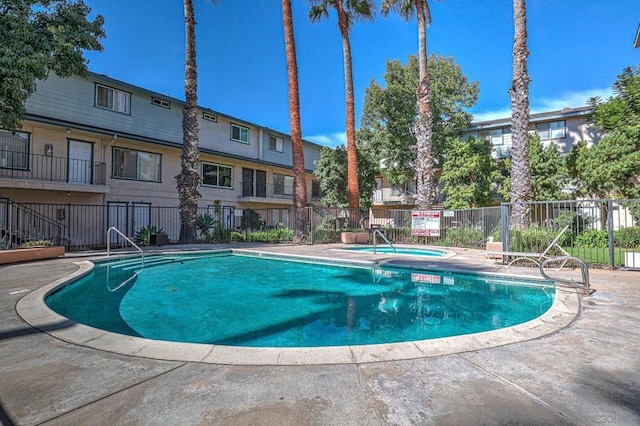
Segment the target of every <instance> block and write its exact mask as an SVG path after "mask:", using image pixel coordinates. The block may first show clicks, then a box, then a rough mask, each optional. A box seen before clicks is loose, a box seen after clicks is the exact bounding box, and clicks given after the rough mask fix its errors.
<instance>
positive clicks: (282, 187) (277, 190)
mask: <svg viewBox="0 0 640 426" xmlns="http://www.w3.org/2000/svg"><path fill="white" fill-rule="evenodd" d="M273 193H274V194H280V195H293V177H292V176H285V175H281V174H279V173H274V174H273Z"/></svg>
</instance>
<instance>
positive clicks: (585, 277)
mask: <svg viewBox="0 0 640 426" xmlns="http://www.w3.org/2000/svg"><path fill="white" fill-rule="evenodd" d="M568 261H575V262H577V263H578V265H580V269H581V272H582V282H576V281H574V280H568V279H564V278H552V277H550V276H548V275H547V274H545V272H544V265H546V264H547V263H549V262H564V263H567V262H568ZM564 263H563V264H564ZM540 275H542V276H543V277H544V278H546V279H548V280H551V281H556V282H559V283H562V284H566V285H568V286H570V287H573V288H578V287H582V288H584V294H585V295H586V296H588V295H589V294H590V293H589V292H590V290H589V287H590V283H589V266H588V265H587V264H586V262H585V261H584V260H582V259H580V258H577V257H574V256H560V257H552V258H550V259H545V260H543V261H542V262H540Z"/></svg>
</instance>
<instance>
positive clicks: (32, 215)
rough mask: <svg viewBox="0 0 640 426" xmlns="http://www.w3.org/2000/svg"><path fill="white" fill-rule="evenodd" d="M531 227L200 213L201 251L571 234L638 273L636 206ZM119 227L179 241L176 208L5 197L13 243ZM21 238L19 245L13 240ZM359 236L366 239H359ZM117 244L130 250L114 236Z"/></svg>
mask: <svg viewBox="0 0 640 426" xmlns="http://www.w3.org/2000/svg"><path fill="white" fill-rule="evenodd" d="M523 207H524V210H525V212H526V218H527V219H526V221H525V222H526V223H525V226H522V225H521V224H519V225H517V226H515V225H511V223H510V222H511V221H510V218H511V214H512V211H513V209H514V204H512V203H504V204H502V205H501V206H497V207H487V208H477V209H465V210H444V211H442V212H441V222H440V232H439V235H437V236H428V237H424V236H414V235H412V232H411V226H412V216H411V213H412V211H411V210H384V209H370V210H366V209H364V210H363V209H341V208H316V207H308V208H306V209H305V211H306V214H305V217H304V220H303V221H302V222H300V223H302V224H303V225H300V223H298V224H296V221H295V213H294V210H293V208H278V209H275V208H274V209H250V208H249V209H247V208H237V207H233V206H220V205H214V206H209V207H207V208H201V209H199V210H198V220H197V238H198V241H200V242H208V243H221V242H237V241H260V242H278V241H294V237H295V234H296V226H302V229H298V230H297V232H298V235H299V236H300V237H301V241H302V242H304V243H306V244H322V243H334V242H340V241H344V240H343V238H344V233H354V232H355V233H358V235H359V238H358V241H359V242H364V241H367V242H369V243H370V242H371V241H372V240H371V238H372V233H371V232H370V228H371V226H378V227H380V228H382V229H383V231H384V233H385V235H386V237H387V238H388V239H389V240H390V241H391V242H393V243H407V244H427V245H440V246H450V247H468V248H481V249H484V248H485V245H486V243H487V242H489V241H495V242H502V249H503V250H505V251H518V252H535V253H541V252H543V251H544V250H545V249H546V248H547V247H548V246H549V244H550V243H551V242H552V241H553V240H554V239H555V238H556V237H557V236H558V234H559V233H560V231H561V230H563V229H564V228H565V227H566V228H567V229H566V231H565V232H564V233H563V235H562V236H561V237H560V238H559V240H558V244H559V246H560V247H562V249H563V250H564V251H566V252H568V253H570V254H571V255H573V256H576V257H579V258H581V259H583V260H585V261H586V262H587V263H589V264H591V265H605V266H611V267H619V266H627V267H633V268H640V227H639V226H638V218H639V217H640V200H572V201H554V202H531V203H526V204H525V205H523ZM111 226H115V227H116V228H118V229H119V230H120V231H121V232H123V233H124V234H126V235H128V236H130V237H132V238H133V239H135V240H137V241H139V242H141V243H143V244H149V243H150V240H149V235H150V234H155V233H160V234H166V235H167V239H168V241H169V243H177V242H178V241H179V238H180V214H179V210H178V208H177V207H154V206H151V205H149V204H138V203H110V204H107V205H81V204H38V203H28V204H17V203H13V202H11V201H10V200H6V199H1V198H0V237H1V238H4V239H5V240H6V236H7V235H8V234H12V235H13V237H12V238H13V240H12V241H13V243H16V244H17V243H19V242H20V241H23V240H33V239H50V240H52V241H54V242H55V243H57V244H63V245H65V246H66V247H67V249H68V250H69V251H79V250H86V249H96V248H104V247H106V243H107V235H106V230H107V229H108V228H110V227H111ZM17 236H19V238H18V237H17ZM360 237H363V238H364V239H362V238H360ZM109 238H111V241H110V243H111V244H112V245H118V244H124V241H122V240H121V239H120V237H119V236H118V235H117V234H115V233H113V234H112V235H110V237H109Z"/></svg>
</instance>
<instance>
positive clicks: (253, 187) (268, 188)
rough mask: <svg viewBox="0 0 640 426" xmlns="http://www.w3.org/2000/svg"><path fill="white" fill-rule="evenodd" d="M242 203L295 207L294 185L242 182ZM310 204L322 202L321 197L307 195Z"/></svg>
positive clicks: (239, 196) (239, 197)
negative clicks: (315, 201)
mask: <svg viewBox="0 0 640 426" xmlns="http://www.w3.org/2000/svg"><path fill="white" fill-rule="evenodd" d="M240 185H241V187H242V193H241V195H238V201H240V202H254V203H267V204H287V205H293V185H280V184H273V183H256V182H251V181H243V182H240ZM307 200H308V202H311V201H314V200H320V195H317V196H316V195H313V193H311V194H307Z"/></svg>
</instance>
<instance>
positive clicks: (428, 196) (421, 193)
mask: <svg viewBox="0 0 640 426" xmlns="http://www.w3.org/2000/svg"><path fill="white" fill-rule="evenodd" d="M391 10H394V11H396V12H398V14H399V15H400V16H401V17H402V18H403V19H405V20H407V21H408V20H409V19H411V18H412V17H413V16H414V15H416V16H417V18H418V64H419V67H420V77H419V78H420V82H419V83H418V88H417V91H416V95H417V110H418V117H417V119H416V122H415V124H414V128H413V131H414V134H415V137H416V163H415V173H416V183H417V188H416V192H417V194H416V205H417V207H418V208H419V209H429V208H431V206H432V205H433V200H434V198H435V176H434V172H435V166H436V160H435V158H434V157H433V154H432V153H431V151H432V149H433V137H432V136H433V133H432V124H433V112H432V111H431V81H430V79H429V73H428V71H427V25H429V24H431V11H430V9H429V2H428V0H383V1H382V5H381V12H382V14H383V15H385V16H386V15H388V14H389V12H390V11H391Z"/></svg>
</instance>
